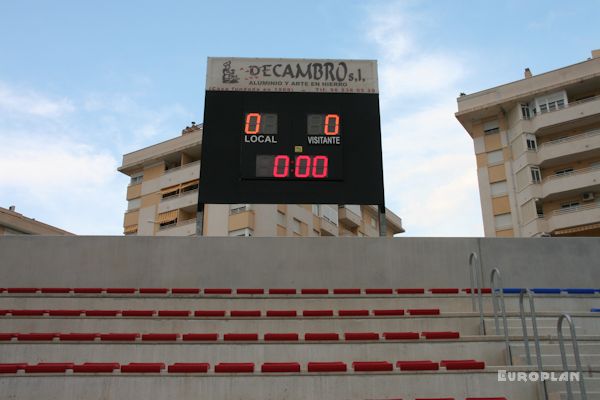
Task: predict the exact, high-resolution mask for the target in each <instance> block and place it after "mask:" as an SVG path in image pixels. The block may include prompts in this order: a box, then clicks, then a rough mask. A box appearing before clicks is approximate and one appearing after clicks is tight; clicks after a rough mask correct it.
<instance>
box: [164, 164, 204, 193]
mask: <svg viewBox="0 0 600 400" xmlns="http://www.w3.org/2000/svg"><path fill="white" fill-rule="evenodd" d="M199 177H200V160H198V161H194V162H192V163H189V164H184V165H182V166H180V167H177V168H171V169H168V170H166V171H165V174H164V175H163V176H161V177H160V178H159V179H160V187H163V188H164V187H169V186H174V185H177V184H179V183H183V182H188V181H192V180H194V179H198V178H199Z"/></svg>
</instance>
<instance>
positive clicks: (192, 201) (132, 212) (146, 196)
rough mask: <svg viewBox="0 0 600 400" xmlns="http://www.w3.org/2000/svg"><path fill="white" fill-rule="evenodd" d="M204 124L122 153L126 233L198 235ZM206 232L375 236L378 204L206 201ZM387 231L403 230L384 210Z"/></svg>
mask: <svg viewBox="0 0 600 400" xmlns="http://www.w3.org/2000/svg"><path fill="white" fill-rule="evenodd" d="M201 143H202V125H195V124H192V126H191V127H187V128H186V129H184V130H183V131H182V134H181V136H179V137H176V138H173V139H170V140H167V141H165V142H162V143H158V144H155V145H152V146H149V147H146V148H143V149H140V150H137V151H134V152H132V153H129V154H125V155H124V156H123V163H122V165H121V166H120V167H119V168H118V170H119V171H120V172H122V173H124V174H126V175H128V176H130V177H131V181H130V184H129V185H128V187H127V203H128V207H127V211H126V212H125V217H124V221H123V227H124V234H125V235H144V236H191V235H195V234H196V209H197V204H198V190H199V189H201V183H200V182H199V173H200V153H201V151H200V150H201ZM203 225H204V228H203V229H204V232H203V234H204V235H206V236H379V221H378V214H377V207H375V206H359V205H339V206H338V205H337V204H335V205H326V204H321V205H313V204H288V205H285V204H282V205H275V204H260V205H259V204H231V205H223V204H207V205H205V212H204V219H203ZM386 230H387V235H388V236H393V235H394V234H397V233H402V232H404V229H403V228H402V220H401V219H400V217H398V216H397V215H395V214H394V213H393V212H392V211H390V210H386Z"/></svg>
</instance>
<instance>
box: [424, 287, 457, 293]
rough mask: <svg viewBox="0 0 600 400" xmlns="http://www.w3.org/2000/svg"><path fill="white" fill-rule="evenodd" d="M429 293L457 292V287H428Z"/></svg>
mask: <svg viewBox="0 0 600 400" xmlns="http://www.w3.org/2000/svg"><path fill="white" fill-rule="evenodd" d="M429 291H430V292H431V294H458V292H459V291H460V290H459V289H458V288H432V289H429Z"/></svg>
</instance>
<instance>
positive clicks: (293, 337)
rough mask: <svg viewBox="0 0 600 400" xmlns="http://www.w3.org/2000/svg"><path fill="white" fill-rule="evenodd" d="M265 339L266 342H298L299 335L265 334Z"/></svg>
mask: <svg viewBox="0 0 600 400" xmlns="http://www.w3.org/2000/svg"><path fill="white" fill-rule="evenodd" d="M264 339H265V340H266V341H274V340H281V341H296V340H298V334H297V333H265V335H264Z"/></svg>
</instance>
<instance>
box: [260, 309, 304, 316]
mask: <svg viewBox="0 0 600 400" xmlns="http://www.w3.org/2000/svg"><path fill="white" fill-rule="evenodd" d="M297 315H298V312H297V311H296V310H267V317H296V316H297Z"/></svg>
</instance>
